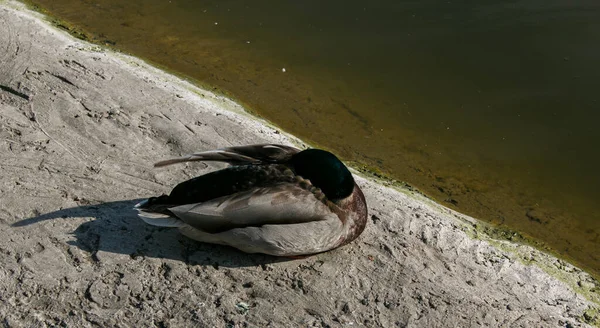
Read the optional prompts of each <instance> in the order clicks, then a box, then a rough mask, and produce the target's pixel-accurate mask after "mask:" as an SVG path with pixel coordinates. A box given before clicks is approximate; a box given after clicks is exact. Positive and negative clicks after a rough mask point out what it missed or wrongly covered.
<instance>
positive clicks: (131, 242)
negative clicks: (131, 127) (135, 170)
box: [12, 199, 291, 268]
mask: <svg viewBox="0 0 600 328" xmlns="http://www.w3.org/2000/svg"><path fill="white" fill-rule="evenodd" d="M140 201H141V199H134V200H122V201H114V202H106V203H100V204H90V205H82V206H77V207H72V208H67V209H62V210H58V211H54V212H50V213H46V214H42V215H39V216H35V217H31V218H27V219H24V220H21V221H19V222H16V223H14V224H13V225H12V227H13V228H20V227H25V226H30V225H34V224H43V223H44V222H45V221H49V220H56V219H69V218H73V219H74V218H82V219H85V218H87V219H89V221H86V222H84V223H82V224H80V225H79V226H78V227H77V228H76V229H75V230H74V231H73V236H74V237H75V239H74V240H71V241H68V242H67V243H68V244H70V245H72V246H75V247H77V248H79V249H81V250H82V251H84V252H87V253H89V254H90V256H91V258H92V259H93V260H94V261H97V262H102V261H103V260H104V259H108V258H109V257H110V256H111V255H110V254H123V255H128V256H130V257H131V259H133V260H135V259H138V258H139V257H148V258H164V259H172V260H178V261H183V262H185V263H187V264H189V265H202V266H207V265H211V266H213V267H216V268H218V267H219V266H223V267H232V268H234V267H253V266H264V265H266V264H271V263H277V262H284V261H289V260H291V259H289V258H280V257H274V256H269V255H264V254H247V253H243V252H241V251H238V250H237V249H234V248H232V247H228V246H221V245H213V244H205V243H200V242H196V241H194V240H191V239H188V238H187V237H185V236H183V235H181V234H180V233H179V232H178V231H177V229H173V228H161V227H155V226H151V225H148V224H146V223H144V222H143V221H142V220H140V219H139V218H138V217H137V211H135V210H134V209H133V207H134V206H135V204H137V203H138V202H140Z"/></svg>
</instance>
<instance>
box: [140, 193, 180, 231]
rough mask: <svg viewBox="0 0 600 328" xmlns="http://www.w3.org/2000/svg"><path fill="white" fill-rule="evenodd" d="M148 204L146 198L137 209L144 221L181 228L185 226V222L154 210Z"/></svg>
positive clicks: (154, 224) (155, 224)
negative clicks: (149, 208)
mask: <svg viewBox="0 0 600 328" xmlns="http://www.w3.org/2000/svg"><path fill="white" fill-rule="evenodd" d="M147 205H148V200H144V201H142V202H140V203H138V204H137V205H135V207H134V208H135V209H136V210H137V211H138V216H139V217H140V219H142V220H144V222H146V223H148V224H150V225H153V226H158V227H168V228H179V227H183V226H185V223H184V222H183V221H181V220H179V219H178V218H176V217H173V216H171V215H168V214H164V213H160V212H152V211H150V210H148V209H146V208H145V207H146V206H147Z"/></svg>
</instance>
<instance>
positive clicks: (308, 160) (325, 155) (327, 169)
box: [290, 149, 354, 200]
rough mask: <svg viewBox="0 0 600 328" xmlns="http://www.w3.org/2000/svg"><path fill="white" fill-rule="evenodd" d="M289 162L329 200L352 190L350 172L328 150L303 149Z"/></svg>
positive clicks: (343, 196)
mask: <svg viewBox="0 0 600 328" xmlns="http://www.w3.org/2000/svg"><path fill="white" fill-rule="evenodd" d="M290 163H291V164H292V165H293V167H294V170H295V171H296V174H298V175H300V176H302V177H303V178H305V179H309V180H310V182H311V183H312V184H313V185H314V186H316V187H319V188H320V189H321V191H323V193H324V194H325V196H327V198H329V199H331V200H337V199H343V198H346V197H348V196H350V195H351V194H352V191H353V190H354V178H352V173H350V171H349V170H348V168H347V167H346V166H345V165H344V163H342V161H340V160H339V159H338V158H337V157H335V155H334V154H332V153H330V152H328V151H325V150H320V149H307V150H303V151H301V152H299V153H297V154H295V155H294V156H292V158H291V160H290Z"/></svg>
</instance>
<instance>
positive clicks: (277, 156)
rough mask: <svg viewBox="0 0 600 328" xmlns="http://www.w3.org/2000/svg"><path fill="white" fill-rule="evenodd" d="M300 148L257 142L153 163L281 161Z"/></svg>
mask: <svg viewBox="0 0 600 328" xmlns="http://www.w3.org/2000/svg"><path fill="white" fill-rule="evenodd" d="M299 151H300V150H299V149H298V148H295V147H291V146H285V145H278V144H259V145H247V146H236V147H227V148H221V149H216V150H208V151H202V152H198V153H193V154H189V155H185V156H182V157H179V158H173V159H168V160H165V161H160V162H158V163H155V164H154V166H155V167H160V166H167V165H171V164H176V163H183V162H193V161H219V162H226V163H229V164H231V165H243V164H257V163H282V162H285V161H287V160H289V159H290V157H292V155H294V154H296V153H298V152H299Z"/></svg>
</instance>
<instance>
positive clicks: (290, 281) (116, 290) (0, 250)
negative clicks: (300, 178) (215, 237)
mask: <svg viewBox="0 0 600 328" xmlns="http://www.w3.org/2000/svg"><path fill="white" fill-rule="evenodd" d="M0 31H3V32H2V33H0V63H1V64H0V87H1V89H0V169H1V170H2V174H1V175H0V301H1V302H0V319H2V321H0V322H1V323H2V324H3V325H4V326H7V327H13V326H14V327H20V326H26V327H31V326H55V325H66V326H69V327H91V326H97V325H101V326H115V325H118V326H133V327H147V326H159V327H189V326H199V327H213V326H214V327H246V326H249V327H269V326H271V327H299V326H318V327H321V326H323V327H325V326H331V327H338V326H340V327H341V326H349V325H353V326H355V327H357V326H366V327H395V326H397V327H407V326H408V327H440V326H443V327H447V326H460V327H469V326H474V327H479V326H492V327H496V326H505V327H557V326H558V327H560V326H563V327H566V326H573V327H577V326H582V327H584V326H588V323H591V324H595V320H596V313H597V310H596V308H597V304H596V302H595V300H597V294H595V292H594V291H595V288H596V287H595V286H596V285H595V284H596V282H595V281H594V280H593V279H592V278H591V277H589V276H588V275H587V274H585V273H584V272H582V271H580V270H578V269H576V268H574V267H572V266H570V265H568V264H566V263H563V262H562V261H560V260H557V259H554V258H552V257H550V256H548V255H545V254H542V253H540V252H538V251H536V250H534V249H532V248H530V247H527V246H521V245H516V244H511V243H510V242H503V241H491V240H490V239H489V238H486V237H485V236H481V235H480V236H479V238H474V235H475V234H476V233H477V232H476V230H474V229H473V228H472V227H473V225H474V224H475V221H474V220H473V219H471V218H468V217H465V216H462V215H460V214H457V213H455V212H452V211H450V210H448V209H445V208H443V207H441V206H439V205H436V204H433V203H431V202H430V201H428V200H426V199H423V198H421V197H420V196H418V195H416V194H412V193H411V192H410V191H399V190H395V189H393V188H390V187H386V186H384V185H382V184H381V183H378V182H376V181H372V180H369V179H365V178H362V177H359V178H358V182H359V184H360V185H361V187H362V188H363V190H364V192H365V195H366V197H367V201H368V203H369V207H370V218H371V219H370V222H369V224H368V226H367V229H366V231H365V233H364V234H363V235H362V236H361V237H360V238H359V239H358V240H356V241H355V242H353V243H351V244H350V245H347V246H345V247H342V248H340V249H337V250H334V251H331V252H328V253H324V254H319V255H316V256H311V257H308V258H306V259H301V260H282V259H276V258H273V257H268V256H264V255H259V254H257V255H248V254H243V253H240V252H238V251H236V250H234V249H230V248H227V247H221V246H215V245H207V244H200V243H196V242H194V241H191V240H188V239H186V238H185V237H183V236H180V235H179V234H178V233H177V232H176V231H175V230H171V229H160V228H156V227H152V226H148V225H146V224H144V223H143V222H142V221H140V220H139V219H138V218H137V217H136V215H135V213H134V211H132V209H131V208H132V206H133V205H134V204H135V203H136V202H137V200H138V199H140V198H144V197H148V196H152V195H156V194H160V193H165V192H168V191H169V190H170V188H171V187H172V186H173V185H175V184H176V183H178V182H180V181H183V180H184V179H188V178H190V177H193V176H196V175H199V174H203V173H205V172H208V171H210V170H214V169H216V168H218V167H221V166H219V165H218V164H190V165H184V166H178V167H172V168H166V169H160V170H159V169H153V168H152V163H154V162H155V161H157V160H161V159H164V158H168V157H171V156H173V155H179V154H182V153H189V152H192V151H197V150H205V149H213V148H218V147H223V146H229V145H239V144H250V143H262V142H272V143H284V144H296V145H298V146H301V147H302V146H304V145H303V144H302V142H301V141H299V140H297V139H294V138H293V137H291V136H288V135H286V134H285V133H283V132H281V131H278V130H277V129H275V128H273V127H271V126H269V125H267V124H265V123H264V122H261V121H259V120H256V119H255V118H252V117H250V116H248V115H247V114H245V113H244V111H243V109H242V108H241V107H240V106H238V105H237V104H235V103H233V102H231V101H230V100H228V99H226V98H223V97H220V96H218V95H214V94H212V93H210V92H208V91H206V90H201V89H199V88H197V87H194V86H192V85H190V84H189V83H187V82H185V81H182V80H180V79H178V78H176V77H174V76H171V75H169V74H166V73H164V72H162V71H160V70H158V69H155V68H153V67H151V66H149V65H147V64H145V63H144V62H143V61H141V60H138V59H136V58H133V57H129V56H125V55H122V54H119V53H115V52H112V51H107V50H105V49H102V48H100V47H97V46H95V45H92V44H88V43H85V42H82V41H80V40H76V39H74V38H72V37H70V36H68V35H66V34H65V33H64V32H61V31H59V30H57V29H54V28H52V27H51V26H50V25H49V24H47V23H46V22H45V21H44V19H43V17H41V16H40V15H38V14H36V13H33V12H30V11H28V10H27V9H25V8H24V7H23V6H22V5H20V4H19V3H17V2H13V1H6V2H2V3H0ZM542 268H543V269H544V270H542ZM552 270H555V271H552ZM549 273H552V274H549ZM559 278H560V279H559Z"/></svg>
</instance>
